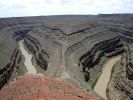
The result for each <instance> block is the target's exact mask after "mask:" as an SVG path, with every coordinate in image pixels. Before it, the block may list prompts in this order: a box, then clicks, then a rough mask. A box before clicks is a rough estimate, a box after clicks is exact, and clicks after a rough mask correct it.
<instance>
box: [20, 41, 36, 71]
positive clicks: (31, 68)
mask: <svg viewBox="0 0 133 100" xmlns="http://www.w3.org/2000/svg"><path fill="white" fill-rule="evenodd" d="M23 42H24V41H23V40H21V41H19V49H20V50H21V52H22V54H23V56H24V57H25V61H24V65H25V66H26V68H27V71H28V72H27V73H28V74H37V71H36V69H35V67H34V66H33V65H32V62H31V60H32V55H31V54H29V53H28V52H27V51H26V50H25V48H24V43H23Z"/></svg>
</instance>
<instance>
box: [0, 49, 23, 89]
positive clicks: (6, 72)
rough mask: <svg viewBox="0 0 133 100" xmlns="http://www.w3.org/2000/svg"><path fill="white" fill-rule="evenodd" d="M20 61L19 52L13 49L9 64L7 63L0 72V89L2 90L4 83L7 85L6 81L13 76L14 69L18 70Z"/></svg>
mask: <svg viewBox="0 0 133 100" xmlns="http://www.w3.org/2000/svg"><path fill="white" fill-rule="evenodd" d="M21 60H22V58H21V54H20V52H19V50H18V49H15V51H14V52H13V55H12V57H11V60H10V63H8V64H7V65H6V66H4V67H3V69H1V70H0V75H1V79H0V88H2V87H3V86H4V85H5V83H7V81H8V80H9V78H10V77H11V75H12V74H13V71H14V68H15V67H16V68H17V69H18V68H19V66H20V62H21Z"/></svg>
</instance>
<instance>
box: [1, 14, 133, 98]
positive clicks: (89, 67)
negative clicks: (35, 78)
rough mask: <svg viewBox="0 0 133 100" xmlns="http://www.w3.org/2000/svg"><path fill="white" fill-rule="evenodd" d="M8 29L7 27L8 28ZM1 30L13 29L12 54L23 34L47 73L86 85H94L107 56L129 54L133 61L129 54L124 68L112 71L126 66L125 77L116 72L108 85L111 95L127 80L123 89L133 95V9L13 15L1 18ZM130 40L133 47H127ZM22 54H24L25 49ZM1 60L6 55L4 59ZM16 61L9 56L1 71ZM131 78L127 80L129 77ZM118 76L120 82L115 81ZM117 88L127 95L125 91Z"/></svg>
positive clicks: (88, 86) (86, 86)
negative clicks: (120, 12)
mask: <svg viewBox="0 0 133 100" xmlns="http://www.w3.org/2000/svg"><path fill="white" fill-rule="evenodd" d="M7 29H8V31H5V30H7ZM0 30H1V32H4V33H6V34H7V35H10V38H9V39H11V40H12V41H13V42H12V41H8V43H11V44H14V46H12V47H10V46H8V47H9V48H11V49H13V50H12V51H10V55H9V56H8V55H7V56H8V57H9V58H11V54H12V53H13V51H14V50H15V48H16V50H18V49H17V47H15V46H16V44H17V42H18V41H19V40H21V39H24V43H25V46H26V48H27V49H28V51H29V52H31V53H32V54H33V56H34V58H35V61H36V64H37V65H38V66H37V67H40V68H41V69H42V70H44V71H45V72H44V74H46V75H49V76H56V77H58V78H60V79H62V80H64V81H66V82H68V83H71V84H73V85H75V86H77V87H79V88H83V89H86V90H91V88H93V87H94V85H95V83H96V80H97V79H98V77H99V76H100V74H101V71H102V65H103V63H104V62H105V61H106V60H107V59H108V58H110V57H113V56H117V55H119V54H123V55H125V56H123V59H129V61H128V60H125V61H124V64H125V65H123V67H122V68H121V65H120V64H118V66H116V67H117V68H118V69H119V68H120V69H119V70H118V69H117V68H116V69H115V74H113V75H114V76H113V77H119V76H121V74H119V72H121V71H122V70H125V74H122V75H123V77H125V78H122V80H119V79H118V78H113V77H112V79H111V82H110V84H111V83H112V84H113V87H116V88H115V89H114V90H110V88H112V85H109V91H110V93H109V95H112V94H111V93H114V91H122V90H121V89H119V88H117V87H119V86H120V87H121V86H123V87H124V90H123V91H128V92H129V91H130V92H129V94H128V95H126V96H127V98H130V99H132V98H131V97H132V91H133V90H132V87H131V86H132V75H133V71H132V70H133V67H132V60H131V58H132V57H130V56H132V50H131V48H132V47H133V46H132V43H133V15H132V14H123V15H118V14H113V15H97V16H49V17H46V16H45V17H43V16H40V17H27V18H26V17H25V18H8V19H0ZM10 32H11V34H10ZM4 33H3V34H4ZM2 36H4V35H2ZM4 37H6V36H4ZM14 39H16V40H14ZM7 40H8V39H7ZM2 41H3V42H4V41H6V40H2ZM16 41H17V42H16ZM14 42H16V43H14ZM1 44H2V42H1ZM127 45H129V47H128V48H130V50H127V49H126V48H127ZM0 46H1V45H0ZM1 47H4V46H1ZM5 49H6V48H5ZM6 50H7V49H6ZM18 52H19V51H18ZM1 54H2V53H1ZM4 55H6V54H4ZM7 56H6V57H7ZM20 56H22V54H21V53H20ZM129 57H130V58H129ZM123 59H122V62H123ZM2 60H3V61H4V59H2ZM3 61H1V62H3ZM12 61H13V60H12V59H11V62H12ZM15 61H16V60H15ZM1 62H0V63H1ZM11 62H9V59H5V61H4V63H5V64H1V65H0V68H1V69H0V72H3V71H2V70H3V69H2V68H5V69H7V68H6V64H7V65H8V64H9V63H11ZM22 63H23V60H22ZM4 66H5V67H4ZM8 66H9V65H8ZM14 66H15V65H14ZM19 66H20V65H19ZM11 70H12V67H11V69H10V71H11ZM4 72H5V71H4ZM14 72H15V71H13V73H14ZM20 72H21V71H20ZM23 72H24V70H23ZM24 73H25V72H24ZM3 75H4V74H3ZM1 76H2V74H1ZM12 78H13V76H12ZM1 79H2V78H1ZM126 80H127V82H125V81H126ZM116 81H117V82H116ZM128 81H130V82H128ZM115 82H116V83H117V84H114V83H115ZM0 83H1V84H3V83H2V82H0ZM121 83H122V84H123V85H121ZM127 84H129V85H128V86H129V87H128V88H126V87H125V86H126V85H127ZM110 86H111V87H110ZM117 93H118V95H122V94H121V93H123V92H117ZM124 93H125V92H124ZM126 93H127V92H126ZM110 97H111V96H110ZM116 97H117V96H116ZM122 99H123V98H122Z"/></svg>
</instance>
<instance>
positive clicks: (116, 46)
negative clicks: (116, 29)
mask: <svg viewBox="0 0 133 100" xmlns="http://www.w3.org/2000/svg"><path fill="white" fill-rule="evenodd" d="M123 52H124V48H123V44H122V42H121V40H120V37H119V36H118V37H116V38H113V39H110V40H105V41H101V42H99V43H96V44H95V45H94V46H93V47H92V49H91V50H90V51H88V52H87V53H86V54H84V55H82V56H81V57H80V58H79V63H81V64H82V66H83V73H84V75H85V80H86V81H88V80H89V77H90V75H89V72H88V70H89V69H90V68H93V67H94V66H95V65H97V64H98V63H99V61H100V58H101V57H102V56H107V57H112V56H116V55H118V54H121V53H123ZM87 76H88V77H87Z"/></svg>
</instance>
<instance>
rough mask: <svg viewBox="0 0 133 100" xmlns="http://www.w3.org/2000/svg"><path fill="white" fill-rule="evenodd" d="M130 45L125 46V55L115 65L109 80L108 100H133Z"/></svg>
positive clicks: (132, 58) (132, 63)
mask: <svg viewBox="0 0 133 100" xmlns="http://www.w3.org/2000/svg"><path fill="white" fill-rule="evenodd" d="M132 45H133V44H132V43H131V44H127V43H126V44H125V47H126V48H125V50H126V51H125V53H123V54H122V59H121V61H120V62H118V63H117V64H116V65H115V68H114V72H113V73H112V77H111V80H110V82H109V85H108V89H107V96H108V98H109V99H110V100H116V99H118V100H133V91H132V90H133V56H132V53H133V48H132Z"/></svg>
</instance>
